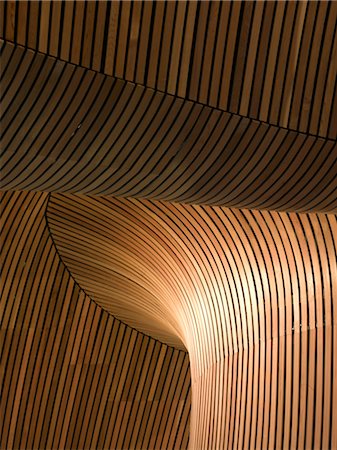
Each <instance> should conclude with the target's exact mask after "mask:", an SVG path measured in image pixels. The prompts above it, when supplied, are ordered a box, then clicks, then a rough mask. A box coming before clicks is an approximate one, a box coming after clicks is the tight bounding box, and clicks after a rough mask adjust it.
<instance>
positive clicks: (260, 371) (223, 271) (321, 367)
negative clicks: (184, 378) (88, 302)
mask: <svg viewBox="0 0 337 450" xmlns="http://www.w3.org/2000/svg"><path fill="white" fill-rule="evenodd" d="M48 221H49V224H50V227H51V232H52V235H53V236H54V240H55V242H56V245H57V248H58V249H59V251H60V254H61V255H62V257H63V260H64V261H65V263H66V264H67V266H68V267H69V268H70V270H71V272H72V274H73V276H74V277H75V279H77V280H78V281H79V283H80V284H81V285H82V286H83V287H84V288H85V290H86V291H87V292H90V295H91V296H92V297H93V298H95V300H96V301H97V302H98V303H99V304H101V305H102V306H103V307H104V308H107V309H109V310H111V311H113V312H114V313H116V314H117V315H121V317H122V318H123V320H125V321H127V322H128V323H131V324H132V325H133V326H135V327H136V328H140V329H144V328H145V330H146V331H147V332H149V333H155V335H156V334H157V337H159V338H161V339H168V342H170V343H172V342H174V341H172V338H173V337H174V334H173V335H172V336H169V337H167V330H168V329H169V328H168V327H172V328H173V330H175V334H176V335H178V336H180V337H181V339H182V341H183V342H184V344H185V346H186V347H187V349H188V350H189V354H190V360H191V371H192V386H193V409H192V423H191V432H192V433H191V448H193V449H194V448H195V449H199V448H222V447H224V446H225V447H226V448H233V447H234V448H237V447H238V448H243V447H245V448H261V447H263V448H297V447H299V448H312V447H313V448H328V447H329V446H331V445H332V443H335V439H336V431H335V430H334V429H333V428H332V423H334V420H335V419H336V418H337V403H336V400H337V385H336V383H334V380H333V373H334V370H335V364H336V361H335V360H334V358H333V355H334V347H335V345H336V344H337V342H336V337H337V336H336V331H337V329H336V318H335V314H336V312H335V310H336V308H334V304H335V302H336V294H337V291H336V287H337V286H336V280H337V265H336V254H337V248H336V237H337V222H336V217H335V216H333V215H330V216H329V215H322V214H320V215H317V214H309V215H298V214H295V213H291V214H286V213H277V212H257V211H248V210H241V211H240V210H234V209H233V210H230V209H225V208H215V207H214V208H211V207H208V206H186V205H178V204H174V205H173V204H169V203H162V202H150V201H140V200H131V199H129V200H126V199H125V200H122V199H119V200H117V199H111V198H95V197H87V196H65V195H59V194H58V195H52V197H51V199H50V202H49V207H48ZM128 281H129V285H128V283H127V282H128ZM134 284H135V286H136V287H134ZM126 285H128V289H125V288H124V286H126ZM143 288H145V294H144V293H143V291H142V289H143ZM129 289H130V290H133V291H134V294H133V297H132V294H131V295H130V293H129ZM116 290H119V291H120V292H119V293H118V292H117V293H116ZM146 292H149V293H148V294H147V295H146ZM111 293H113V295H111ZM122 297H124V298H122ZM111 298H113V301H111ZM115 299H116V300H115ZM149 318H150V320H149ZM165 318H166V321H167V326H162V323H163V320H164V319H165ZM146 319H147V320H146ZM155 325H157V326H158V327H162V333H161V334H159V333H158V332H157V330H156V328H155ZM212 380H213V381H212ZM215 380H216V383H215ZM331 419H332V422H331Z"/></svg>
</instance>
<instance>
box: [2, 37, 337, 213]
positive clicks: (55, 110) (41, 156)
mask: <svg viewBox="0 0 337 450" xmlns="http://www.w3.org/2000/svg"><path fill="white" fill-rule="evenodd" d="M2 55H3V58H4V62H5V61H6V63H7V64H6V67H4V69H5V70H4V75H3V79H2V81H1V82H2V83H3V84H2V86H3V87H2V92H3V99H2V114H3V116H2V129H3V133H2V139H1V152H2V160H1V164H2V181H1V186H2V189H4V190H27V189H32V190H43V191H57V192H75V193H85V194H95V195H116V196H127V197H130V196H132V197H148V198H153V199H160V200H166V201H167V200H168V201H175V202H184V203H185V202H188V203H202V204H213V205H226V206H234V207H241V208H243V207H244V208H259V209H260V208H261V209H265V208H267V209H277V210H288V211H294V210H296V211H324V212H335V211H336V208H337V203H336V196H335V190H336V180H337V159H336V142H335V141H334V140H331V139H322V138H317V137H314V136H309V135H305V134H303V133H299V132H295V131H289V130H286V129H282V128H278V127H275V126H271V125H268V124H265V123H262V122H257V121H252V120H249V119H247V118H243V117H240V116H238V115H233V114H229V113H226V112H221V111H220V110H218V109H211V108H209V107H205V106H202V105H200V104H198V103H194V102H190V101H182V100H181V99H178V98H174V97H172V96H169V95H163V94H161V93H159V92H154V91H153V90H151V89H145V88H143V87H141V86H136V85H134V84H132V83H127V82H124V81H121V80H116V79H115V78H111V77H106V76H104V75H101V74H97V73H95V72H92V71H89V70H85V69H82V68H79V67H74V66H73V65H71V64H65V63H64V62H61V61H57V60H55V59H53V58H50V57H48V58H46V57H45V56H44V55H41V54H35V53H34V54H33V53H32V52H31V51H25V50H24V49H23V48H19V47H16V48H15V49H13V46H12V45H11V44H6V45H5V47H4V49H3V53H2ZM18 61H21V63H18ZM14 118H15V120H14Z"/></svg>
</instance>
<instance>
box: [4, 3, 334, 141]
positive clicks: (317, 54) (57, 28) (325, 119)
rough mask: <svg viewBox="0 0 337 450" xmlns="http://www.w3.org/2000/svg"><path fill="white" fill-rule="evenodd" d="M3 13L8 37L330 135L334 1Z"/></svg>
mask: <svg viewBox="0 0 337 450" xmlns="http://www.w3.org/2000/svg"><path fill="white" fill-rule="evenodd" d="M3 15H4V25H3V27H2V28H1V29H0V31H1V34H0V37H1V38H4V39H6V40H8V41H11V42H15V43H18V44H21V45H24V46H26V47H28V48H31V49H33V50H39V51H43V52H44V53H46V54H49V55H52V56H56V57H58V58H61V59H62V60H64V61H68V62H72V63H74V64H79V65H81V66H82V67H86V68H89V69H94V70H96V71H99V72H102V73H105V74H107V75H112V76H115V77H118V78H123V79H125V80H128V81H131V82H134V83H138V84H142V85H144V86H147V87H150V88H153V89H158V90H160V91H162V92H166V93H169V94H173V95H177V96H179V97H183V98H186V99H189V100H194V101H198V102H200V103H203V104H205V105H209V106H212V107H215V108H220V109H221V110H224V111H228V112H231V113H237V114H240V115H242V116H247V117H250V118H252V119H257V120H261V121H264V122H268V123H270V124H273V125H280V126H282V127H286V128H290V129H293V130H298V131H301V132H304V133H310V134H314V135H318V136H322V137H330V138H333V139H336V136H337V126H336V123H337V116H336V109H335V108H334V103H335V101H336V79H337V63H336V60H337V30H336V16H337V4H336V2H327V1H322V2H316V1H313V2H311V1H310V2H253V1H245V2H219V1H214V2H210V3H209V2H205V1H204V2H185V1H179V2H174V1H173V2H152V1H151V2H138V1H137V2H127V1H122V2H117V1H114V2H106V1H97V2H93V1H89V2H47V1H45V2H28V7H27V3H26V2H12V1H10V2H4V6H3ZM48 19H49V20H48ZM71 24H72V25H71ZM24 28H26V29H27V30H28V33H27V32H26V33H25V34H24V33H23V29H24ZM34 36H39V37H40V38H39V39H36V38H34Z"/></svg>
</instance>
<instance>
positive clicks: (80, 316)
mask: <svg viewBox="0 0 337 450" xmlns="http://www.w3.org/2000/svg"><path fill="white" fill-rule="evenodd" d="M46 204H47V195H46V194H39V193H13V194H10V193H7V194H5V195H3V196H2V198H1V212H2V227H1V243H2V248H1V265H2V278H1V288H2V289H1V291H2V292H1V294H2V295H1V309H0V322H1V335H0V337H1V341H0V343H1V345H0V352H1V353H0V368H1V371H0V385H1V392H2V395H1V401H0V414H1V420H0V427H1V429H0V436H1V438H0V447H1V448H2V449H11V448H13V449H14V448H15V449H18V448H26V449H33V448H34V449H35V448H40V449H47V448H59V449H65V448H72V449H76V448H77V449H81V448H82V449H83V448H87V449H89V448H90V449H94V448H95V449H96V448H97V449H99V448H113V449H117V448H118V449H126V448H127V449H133V448H137V449H138V448H139V449H140V448H172V449H173V448H175V449H181V448H184V449H186V448H187V443H188V435H189V427H188V422H189V413H190V371H189V361H188V355H187V354H186V353H185V352H181V351H178V350H175V349H173V348H170V347H167V346H166V345H164V344H161V343H160V342H158V341H156V340H154V339H151V338H150V337H148V336H145V335H143V334H141V333H139V332H138V331H136V330H134V329H132V328H130V327H128V326H126V325H125V324H123V323H121V322H119V321H118V320H116V319H114V318H113V317H112V316H110V315H109V314H108V313H107V312H105V311H104V310H102V308H100V307H99V306H97V305H96V304H95V303H94V302H93V301H92V300H91V299H90V298H89V297H88V296H87V295H86V294H85V293H84V292H83V290H82V289H81V288H80V287H79V285H78V284H77V283H76V282H75V281H74V280H73V278H72V277H71V276H70V275H69V272H68V270H67V268H66V267H65V266H64V265H63V263H62V261H61V260H60V257H59V254H58V252H57V250H56V248H55V246H54V244H53V240H52V238H51V236H50V233H49V230H48V226H47V222H46V218H45V209H46Z"/></svg>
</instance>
